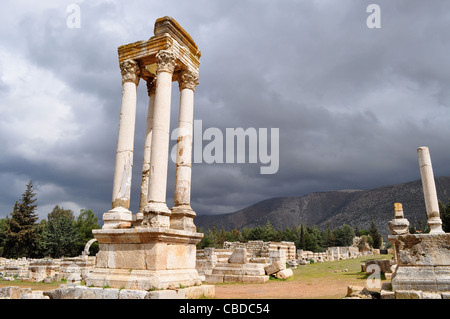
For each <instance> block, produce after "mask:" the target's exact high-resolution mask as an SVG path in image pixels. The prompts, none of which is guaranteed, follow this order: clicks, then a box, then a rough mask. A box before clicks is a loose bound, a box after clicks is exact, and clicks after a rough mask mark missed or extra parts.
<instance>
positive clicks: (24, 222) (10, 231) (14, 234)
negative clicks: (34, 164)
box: [4, 180, 40, 258]
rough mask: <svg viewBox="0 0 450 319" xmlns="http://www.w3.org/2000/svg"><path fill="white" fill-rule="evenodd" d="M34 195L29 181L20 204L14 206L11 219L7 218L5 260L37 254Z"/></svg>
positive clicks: (37, 228)
mask: <svg viewBox="0 0 450 319" xmlns="http://www.w3.org/2000/svg"><path fill="white" fill-rule="evenodd" d="M35 196H36V193H34V191H33V182H32V181H31V180H30V181H29V182H28V184H27V185H26V190H25V192H24V193H23V194H22V198H21V200H20V202H16V203H15V204H14V208H13V211H12V213H11V218H7V223H6V224H7V225H6V231H5V237H6V238H5V246H4V256H5V257H7V258H18V257H36V256H37V255H38V253H39V251H38V247H39V236H40V228H39V224H37V223H36V221H37V220H38V215H37V213H36V207H37V204H35V202H36V198H35Z"/></svg>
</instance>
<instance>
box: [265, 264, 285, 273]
mask: <svg viewBox="0 0 450 319" xmlns="http://www.w3.org/2000/svg"><path fill="white" fill-rule="evenodd" d="M285 268H286V267H285V264H283V263H282V262H281V261H275V262H273V263H272V264H270V265H268V266H266V267H264V271H265V272H266V274H267V275H272V274H274V273H276V272H278V271H280V270H283V269H285Z"/></svg>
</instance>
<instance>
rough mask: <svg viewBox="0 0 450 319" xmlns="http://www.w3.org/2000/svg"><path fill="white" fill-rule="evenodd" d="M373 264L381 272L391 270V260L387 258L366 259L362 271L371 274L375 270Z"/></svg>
mask: <svg viewBox="0 0 450 319" xmlns="http://www.w3.org/2000/svg"><path fill="white" fill-rule="evenodd" d="M371 265H372V266H371ZM373 265H375V266H376V267H378V271H379V272H382V273H387V272H391V261H390V260H389V259H375V260H367V261H366V263H365V265H364V271H365V272H366V273H367V274H369V275H370V274H372V273H373V272H374V271H375V269H374V266H373Z"/></svg>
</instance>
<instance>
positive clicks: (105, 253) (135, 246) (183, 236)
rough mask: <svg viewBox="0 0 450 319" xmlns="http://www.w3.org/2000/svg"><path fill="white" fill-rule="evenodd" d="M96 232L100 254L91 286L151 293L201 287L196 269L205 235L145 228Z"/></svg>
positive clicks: (91, 278) (89, 280)
mask: <svg viewBox="0 0 450 319" xmlns="http://www.w3.org/2000/svg"><path fill="white" fill-rule="evenodd" d="M93 233H94V235H95V237H96V238H97V240H98V242H99V244H100V251H99V253H98V254H97V261H96V265H95V269H94V271H93V272H92V273H91V274H90V275H89V276H88V277H87V279H86V285H87V286H91V285H93V286H96V287H105V286H108V287H111V288H126V289H141V290H151V289H178V288H180V287H190V286H197V285H201V280H200V276H199V275H198V272H197V270H196V269H195V258H196V244H197V243H198V242H199V241H200V239H201V238H202V237H203V234H201V233H191V232H187V231H183V230H176V229H168V228H143V227H135V228H128V229H101V230H93Z"/></svg>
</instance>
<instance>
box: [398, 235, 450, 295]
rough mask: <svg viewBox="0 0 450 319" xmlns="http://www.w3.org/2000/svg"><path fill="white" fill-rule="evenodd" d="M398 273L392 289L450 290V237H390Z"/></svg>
mask: <svg viewBox="0 0 450 319" xmlns="http://www.w3.org/2000/svg"><path fill="white" fill-rule="evenodd" d="M389 241H390V242H391V243H392V245H393V246H394V253H395V258H396V260H397V263H398V267H397V270H396V271H395V273H394V274H393V276H392V289H393V290H394V291H397V290H418V291H427V292H442V291H450V234H447V233H444V234H413V235H412V234H407V235H397V236H394V235H391V236H389Z"/></svg>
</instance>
